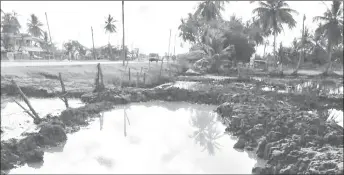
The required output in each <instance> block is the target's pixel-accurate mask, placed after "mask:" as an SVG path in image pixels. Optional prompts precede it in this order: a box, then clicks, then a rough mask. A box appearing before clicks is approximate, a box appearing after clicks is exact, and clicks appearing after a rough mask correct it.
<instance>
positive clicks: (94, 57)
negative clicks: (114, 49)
mask: <svg viewBox="0 0 344 175" xmlns="http://www.w3.org/2000/svg"><path fill="white" fill-rule="evenodd" d="M91 32H92V43H93V59H94V60H96V52H95V50H94V39H93V28H92V26H91Z"/></svg>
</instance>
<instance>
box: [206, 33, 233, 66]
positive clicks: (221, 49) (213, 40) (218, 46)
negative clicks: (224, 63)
mask: <svg viewBox="0 0 344 175" xmlns="http://www.w3.org/2000/svg"><path fill="white" fill-rule="evenodd" d="M225 40H226V38H225V36H224V35H223V33H222V31H221V30H218V29H209V30H207V31H206V33H205V35H204V36H203V37H202V43H204V44H203V45H202V46H203V47H202V49H203V51H204V52H205V53H206V54H207V55H208V57H209V58H210V59H211V61H212V66H211V71H212V72H218V71H219V67H220V64H221V59H223V58H224V57H225V56H226V55H229V54H230V51H231V50H233V46H232V45H229V46H228V47H225V42H224V41H225Z"/></svg>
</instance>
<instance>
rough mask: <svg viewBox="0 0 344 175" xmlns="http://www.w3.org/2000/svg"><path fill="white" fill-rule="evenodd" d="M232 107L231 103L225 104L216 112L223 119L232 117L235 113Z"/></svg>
mask: <svg viewBox="0 0 344 175" xmlns="http://www.w3.org/2000/svg"><path fill="white" fill-rule="evenodd" d="M232 106H233V105H232V104H231V103H228V102H225V103H223V104H221V105H220V106H218V107H217V108H216V112H217V113H218V114H220V115H221V116H222V117H230V116H231V114H232V112H233V107H232Z"/></svg>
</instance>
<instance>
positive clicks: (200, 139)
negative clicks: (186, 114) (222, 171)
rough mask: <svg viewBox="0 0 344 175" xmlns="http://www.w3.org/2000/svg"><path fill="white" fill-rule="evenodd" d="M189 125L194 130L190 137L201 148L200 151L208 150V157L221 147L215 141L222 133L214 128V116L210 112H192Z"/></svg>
mask: <svg viewBox="0 0 344 175" xmlns="http://www.w3.org/2000/svg"><path fill="white" fill-rule="evenodd" d="M190 123H191V126H193V127H194V128H196V131H194V132H193V134H192V135H191V136H190V137H191V138H193V139H195V143H196V144H199V145H200V146H201V147H203V150H202V151H205V150H208V153H209V155H215V150H220V149H221V148H220V147H222V146H221V145H220V144H219V143H218V142H217V141H216V140H217V139H219V138H221V137H222V136H223V132H220V131H218V130H217V128H216V124H217V122H216V115H215V114H214V113H212V112H205V111H198V110H192V116H191V120H190Z"/></svg>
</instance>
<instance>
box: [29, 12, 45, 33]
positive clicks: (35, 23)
mask: <svg viewBox="0 0 344 175" xmlns="http://www.w3.org/2000/svg"><path fill="white" fill-rule="evenodd" d="M30 17H31V19H30V20H29V22H28V23H27V27H28V29H27V31H28V33H29V34H31V35H32V36H34V37H41V36H43V30H42V29H41V27H42V26H43V23H41V22H40V21H39V20H38V18H37V16H36V15H35V14H31V16H30Z"/></svg>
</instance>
